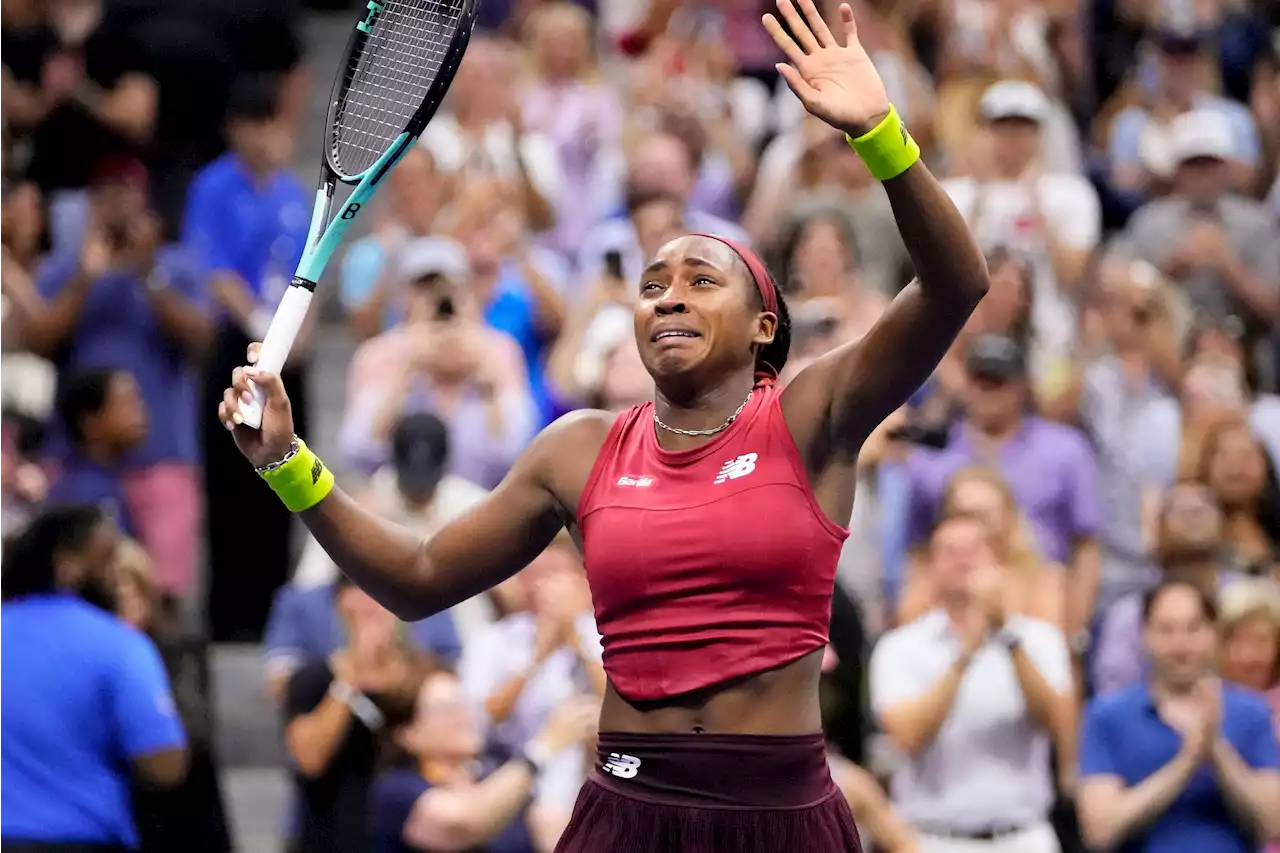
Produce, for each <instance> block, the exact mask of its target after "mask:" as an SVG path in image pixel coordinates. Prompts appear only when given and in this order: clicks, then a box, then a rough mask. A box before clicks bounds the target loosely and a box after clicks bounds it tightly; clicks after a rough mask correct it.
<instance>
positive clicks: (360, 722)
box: [285, 580, 421, 853]
mask: <svg viewBox="0 0 1280 853" xmlns="http://www.w3.org/2000/svg"><path fill="white" fill-rule="evenodd" d="M335 597H336V604H337V608H338V610H339V612H340V613H341V616H342V622H343V627H344V629H345V633H346V637H347V641H346V645H345V647H344V648H342V649H340V650H338V651H336V652H334V654H333V655H331V656H330V657H329V659H328V660H323V659H322V660H317V661H312V662H309V663H307V664H305V665H304V666H302V667H301V668H299V669H297V670H295V671H294V673H293V674H292V675H291V676H290V677H289V684H288V688H287V689H286V691H285V721H286V725H285V743H286V744H287V746H288V748H289V756H290V758H291V759H292V760H293V765H294V771H295V773H296V774H297V783H298V786H299V788H300V789H301V795H302V796H301V801H302V810H301V815H300V820H299V823H298V834H297V837H296V838H295V839H294V845H293V849H296V850H300V851H305V853H325V851H333V853H347V851H351V850H360V849H363V847H364V841H365V833H366V826H367V823H366V818H367V815H368V812H367V808H366V807H367V802H368V796H369V785H370V783H371V782H372V780H373V773H374V764H375V759H376V753H375V744H376V735H377V733H378V732H379V731H380V730H381V729H382V728H383V726H384V724H385V720H386V717H387V715H388V714H391V715H392V716H393V717H394V716H396V715H404V714H406V713H407V712H408V711H407V709H408V708H411V707H412V706H413V702H414V696H415V694H416V692H417V689H418V684H419V682H420V681H421V678H420V674H419V672H420V669H421V663H420V662H419V661H418V660H417V658H416V657H415V656H414V655H413V654H412V652H411V651H410V650H409V649H408V648H407V647H405V646H404V645H402V644H401V642H400V641H399V639H398V638H397V623H396V617H395V616H394V615H392V614H391V613H390V612H389V611H387V610H386V609H384V608H383V607H382V605H380V604H378V603H377V602H376V601H374V600H373V599H372V598H370V597H369V596H368V595H367V594H366V593H365V592H364V591H363V590H361V589H359V588H358V587H356V586H355V585H353V584H352V583H350V582H349V581H345V580H343V581H340V582H339V584H338V586H337V589H336V593H335Z"/></svg>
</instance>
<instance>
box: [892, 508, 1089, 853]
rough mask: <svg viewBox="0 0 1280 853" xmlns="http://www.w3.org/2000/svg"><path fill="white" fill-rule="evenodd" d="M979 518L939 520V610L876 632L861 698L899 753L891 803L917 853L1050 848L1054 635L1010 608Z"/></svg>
mask: <svg viewBox="0 0 1280 853" xmlns="http://www.w3.org/2000/svg"><path fill="white" fill-rule="evenodd" d="M988 536H989V534H988V532H987V527H986V525H985V523H984V522H983V521H982V520H981V519H979V518H975V517H971V516H951V517H949V518H944V519H943V520H942V521H941V522H939V524H938V527H937V529H936V530H935V532H934V535H933V539H932V543H931V551H932V555H933V571H934V577H935V578H936V584H937V589H938V600H939V601H940V602H941V606H940V607H939V608H938V609H936V610H933V611H931V612H929V613H928V614H926V615H925V616H922V617H921V618H919V619H917V620H916V621H914V622H912V623H910V624H908V625H904V626H902V627H900V628H896V629H894V630H892V631H890V632H889V633H887V634H885V636H884V637H882V638H881V640H880V643H879V644H878V645H877V646H876V648H875V650H874V651H873V652H872V654H871V704H872V709H873V710H874V712H875V714H876V716H877V718H878V719H879V721H880V725H881V726H882V728H883V729H884V731H885V733H886V734H887V735H888V736H889V738H890V739H891V740H892V742H893V743H894V745H896V746H897V747H898V748H899V749H901V750H903V751H904V752H905V753H906V756H907V757H906V761H905V763H904V764H903V766H902V767H901V768H899V770H898V771H897V772H896V773H895V774H894V779H893V787H892V792H893V802H894V806H895V808H896V809H897V810H898V812H899V813H900V814H901V815H902V817H903V819H904V820H906V821H907V822H908V823H910V824H911V825H912V826H913V827H914V828H915V829H916V831H917V833H918V834H919V849H920V850H921V853H933V851H939V853H952V851H962V850H965V851H968V850H977V849H983V850H986V849H990V850H996V851H1000V850H1008V851H1014V850H1017V851H1021V852H1022V853H1037V851H1057V850H1058V849H1059V847H1058V841H1057V838H1056V837H1055V836H1054V833H1053V828H1052V827H1051V826H1050V824H1049V822H1048V820H1047V818H1048V815H1049V809H1050V807H1051V805H1052V803H1053V777H1052V774H1051V773H1050V768H1049V736H1048V735H1049V733H1050V732H1053V731H1055V730H1056V729H1057V727H1058V726H1059V723H1060V721H1061V720H1062V718H1063V715H1064V714H1065V713H1066V709H1067V703H1068V701H1069V696H1070V691H1071V690H1072V684H1071V667H1070V660H1069V656H1068V653H1067V648H1066V644H1065V643H1064V642H1063V637H1062V633H1061V632H1060V631H1059V630H1058V629H1057V628H1055V627H1053V626H1052V625H1050V624H1048V623H1045V622H1040V621H1038V620H1035V619H1028V618H1026V617H1022V616H1015V615H1011V614H1008V613H1007V611H1006V608H1005V604H1004V600H1003V596H1002V594H1001V579H1000V575H999V572H998V571H997V570H996V569H995V568H994V565H993V562H994V554H992V553H991V551H990V549H989V548H988V547H987V540H988Z"/></svg>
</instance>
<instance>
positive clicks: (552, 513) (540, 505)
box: [218, 344, 610, 622]
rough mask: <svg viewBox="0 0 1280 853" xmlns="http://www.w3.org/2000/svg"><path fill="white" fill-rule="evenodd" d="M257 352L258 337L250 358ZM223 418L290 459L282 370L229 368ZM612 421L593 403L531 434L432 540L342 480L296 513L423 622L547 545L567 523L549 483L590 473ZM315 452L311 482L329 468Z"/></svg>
mask: <svg viewBox="0 0 1280 853" xmlns="http://www.w3.org/2000/svg"><path fill="white" fill-rule="evenodd" d="M257 352H258V345H257V344H254V345H252V346H251V347H250V351H249V358H250V361H256V360H257ZM250 382H252V383H253V385H252V386H251V385H250ZM254 386H256V387H257V388H258V389H260V390H261V391H262V393H263V398H264V404H263V411H262V426H261V429H258V430H254V429H251V428H249V427H248V426H244V425H243V424H244V418H243V416H242V415H241V414H240V406H241V400H243V399H246V398H251V396H252V389H253V387H254ZM218 417H219V419H220V420H221V421H222V422H223V423H224V424H226V425H227V426H228V427H229V428H231V429H232V430H233V432H232V436H233V438H234V439H235V442H236V446H237V447H238V448H239V450H240V452H241V453H242V454H243V455H244V456H245V458H246V459H248V460H249V462H250V463H251V464H253V465H255V466H258V467H261V466H264V465H269V464H273V463H276V462H279V461H280V460H282V459H284V458H285V457H286V456H287V454H288V452H289V449H290V447H291V445H292V443H293V441H294V433H293V412H292V410H291V407H290V404H289V397H288V395H287V394H285V391H284V386H283V385H282V384H281V382H280V377H279V376H278V375H276V374H273V373H266V372H264V371H260V370H259V369H257V368H255V367H247V368H243V367H242V368H236V370H235V371H234V372H233V373H232V379H231V387H230V388H228V389H226V391H224V392H223V395H222V403H221V405H220V406H219V408H218ZM609 421H610V416H609V415H607V414H606V413H604V412H598V411H591V410H584V411H578V412H574V413H572V414H569V415H566V416H564V417H562V418H561V419H560V420H558V421H556V422H555V423H554V424H552V425H551V426H549V427H547V428H546V429H544V430H543V431H542V432H541V433H540V434H539V435H538V436H537V437H536V438H535V439H534V440H533V442H532V443H531V444H530V445H529V447H528V448H527V449H526V450H525V452H524V453H523V454H521V456H520V458H519V459H518V460H516V463H515V465H514V466H513V467H512V469H511V471H510V472H509V473H508V474H507V476H506V478H505V479H504V480H503V481H502V482H501V483H500V484H499V485H498V487H497V488H496V489H494V490H493V491H492V492H490V493H489V494H488V495H487V496H486V497H485V498H484V499H483V500H481V501H480V502H479V503H478V504H476V505H475V506H474V507H473V508H472V509H471V510H469V511H468V512H466V513H465V514H463V515H462V516H460V517H459V518H457V519H455V520H454V521H452V522H450V523H449V524H447V525H446V526H445V527H444V529H442V530H441V531H440V532H438V533H437V534H435V535H434V536H432V537H431V538H430V539H429V540H427V541H425V542H424V541H423V540H422V538H421V537H419V536H418V535H417V534H415V533H413V532H411V531H409V530H407V529H406V528H404V527H401V526H400V525H397V524H393V523H392V522H390V521H387V520H386V519H383V518H379V517H378V516H377V515H375V514H374V513H372V512H370V511H369V510H368V509H366V508H365V507H364V506H362V505H361V504H360V503H359V502H358V501H356V500H355V499H354V498H352V497H351V496H350V495H348V494H346V493H345V492H343V491H342V490H341V489H339V488H337V487H336V486H334V487H333V488H332V489H331V490H330V491H329V492H328V494H327V495H325V496H324V497H323V498H322V499H321V500H320V501H319V502H318V503H316V504H315V505H314V506H312V507H311V508H310V509H306V510H304V511H302V512H301V513H300V514H299V515H300V517H301V518H302V520H303V522H304V523H305V524H306V525H307V527H308V529H310V531H311V533H312V535H313V536H315V538H316V541H317V542H319V543H320V545H321V547H323V548H324V550H325V552H326V553H327V554H328V555H329V556H330V557H331V558H333V562H334V563H335V564H336V565H337V566H338V568H339V569H340V570H341V571H342V573H343V574H345V575H346V576H347V577H349V578H351V579H352V580H353V581H355V582H356V583H357V584H358V585H359V586H360V587H361V588H362V589H364V590H365V591H366V592H368V593H369V594H370V595H372V596H373V597H374V598H375V599H377V600H378V601H379V602H380V603H381V604H382V605H383V606H384V607H386V608H387V609H388V610H390V611H392V612H393V613H395V614H396V615H397V616H399V617H400V618H401V619H403V620H405V621H406V622H413V621H417V620H419V619H423V618H425V617H427V616H430V615H432V614H434V613H438V612H440V611H442V610H446V609H448V608H449V607H452V606H453V605H455V604H457V603H459V602H461V601H465V600H466V599H468V598H471V597H472V596H473V595H476V594H478V593H481V592H483V591H485V590H487V589H489V588H490V587H493V586H496V585H497V584H499V583H501V582H502V581H503V580H505V579H506V578H508V577H510V576H511V575H513V574H515V573H516V572H517V571H519V570H520V569H522V568H524V567H525V566H526V565H528V564H529V563H530V562H531V561H532V560H533V558H534V557H536V556H538V554H540V553H542V551H543V550H544V549H545V548H546V547H547V545H549V544H550V543H551V540H552V539H553V538H555V535H556V534H557V533H559V532H560V529H561V528H562V527H563V526H564V518H563V516H562V514H561V501H560V500H559V499H558V497H557V490H556V489H555V488H553V485H552V481H553V480H556V481H557V482H558V481H559V479H560V478H564V477H574V478H576V477H578V476H581V478H582V481H583V482H585V481H586V479H587V476H588V473H587V472H588V471H589V470H590V465H591V463H592V461H593V460H594V456H595V454H594V453H584V450H588V449H594V448H598V447H599V446H600V444H601V442H602V441H603V438H604V436H605V434H606V432H607V430H608V423H609ZM570 449H572V452H569V451H570ZM308 454H310V451H308ZM311 459H312V460H313V462H314V467H313V468H312V469H311V471H310V474H311V477H310V479H311V483H312V485H314V484H316V483H317V482H318V481H319V480H320V478H321V477H324V476H332V475H329V474H327V472H326V471H325V470H324V466H323V464H322V463H321V462H320V461H319V460H316V459H314V457H311ZM297 461H298V462H299V463H303V464H311V463H310V462H308V460H307V459H298V460H297ZM304 476H305V475H304ZM558 491H559V493H564V494H568V493H572V492H575V491H577V490H576V489H569V488H562V489H559V490H558ZM574 500H576V498H575V499H574ZM575 508H576V507H575ZM246 544H247V545H248V547H253V546H252V543H246Z"/></svg>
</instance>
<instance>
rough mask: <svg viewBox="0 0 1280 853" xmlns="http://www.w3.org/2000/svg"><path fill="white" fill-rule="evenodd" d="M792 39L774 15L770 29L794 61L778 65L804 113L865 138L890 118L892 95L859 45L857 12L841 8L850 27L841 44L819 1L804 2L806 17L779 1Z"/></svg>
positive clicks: (767, 24) (768, 24) (767, 19)
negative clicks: (819, 7) (820, 8)
mask: <svg viewBox="0 0 1280 853" xmlns="http://www.w3.org/2000/svg"><path fill="white" fill-rule="evenodd" d="M777 2H778V11H779V12H780V13H781V14H782V17H783V18H785V19H786V22H787V26H789V27H790V28H791V32H792V33H793V34H794V36H795V37H794V38H792V36H789V35H787V33H786V31H785V30H783V28H782V24H780V23H779V22H778V19H777V18H775V17H774V16H773V15H765V16H764V18H763V19H762V20H763V21H764V28H765V29H766V30H768V31H769V35H771V36H773V40H774V42H776V43H777V45H778V47H779V48H780V49H781V50H782V52H783V53H784V54H786V56H787V59H789V60H791V64H790V65H788V64H786V63H785V62H782V63H778V73H780V74H781V75H782V77H783V79H784V80H786V81H787V85H788V86H790V87H791V91H793V92H795V93H796V97H798V98H799V99H800V100H801V101H802V102H803V103H804V108H805V109H806V110H808V111H809V112H810V113H812V114H813V115H815V116H817V117H818V118H820V119H822V120H823V121H825V122H826V123H827V124H829V125H831V126H832V127H834V128H836V129H837V130H842V131H844V132H845V133H847V134H849V135H850V136H853V137H855V138H856V137H859V136H862V135H863V134H864V133H866V132H867V131H869V130H872V129H873V128H875V126H876V125H877V124H879V123H880V121H881V120H882V119H883V118H884V117H885V116H886V115H888V113H889V95H888V93H886V92H885V88H884V81H883V80H881V79H880V72H878V71H876V69H875V66H873V65H872V64H871V57H869V56H868V55H867V52H866V50H864V49H863V47H862V43H861V42H860V41H858V25H857V24H856V23H855V22H854V20H853V9H851V8H849V4H848V3H841V4H840V23H841V24H842V25H843V28H844V42H845V43H844V44H843V45H841V44H840V42H839V41H837V40H836V37H835V36H834V35H832V33H831V30H830V29H829V28H828V27H827V23H826V21H824V20H822V15H821V14H820V13H819V12H818V9H817V7H815V6H814V4H813V0H799V2H800V8H801V9H802V10H803V11H804V17H801V16H800V13H799V12H797V11H796V8H795V6H794V5H792V2H791V0H777Z"/></svg>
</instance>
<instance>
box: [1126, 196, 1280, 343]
mask: <svg viewBox="0 0 1280 853" xmlns="http://www.w3.org/2000/svg"><path fill="white" fill-rule="evenodd" d="M1206 217H1207V218H1209V219H1211V220H1213V221H1215V222H1217V223H1219V224H1220V225H1221V226H1222V228H1223V230H1224V231H1225V232H1226V235H1227V240H1228V242H1229V243H1230V245H1231V248H1232V250H1233V251H1234V252H1235V253H1236V254H1237V255H1238V256H1239V257H1240V259H1241V261H1242V262H1243V263H1244V265H1245V266H1246V267H1248V268H1249V269H1250V270H1251V271H1252V272H1253V273H1254V274H1255V275H1256V276H1258V277H1259V278H1260V279H1261V280H1262V281H1264V282H1266V284H1267V285H1268V286H1269V287H1270V288H1271V289H1272V291H1273V292H1274V291H1277V290H1280V227H1277V224H1276V219H1275V217H1274V216H1273V215H1272V214H1271V213H1270V212H1269V211H1268V210H1267V208H1266V207H1265V206H1264V205H1262V204H1259V203H1258V202H1256V201H1253V200H1251V199H1246V198H1241V197H1239V196H1224V197H1223V198H1221V199H1220V200H1219V201H1218V203H1217V204H1216V205H1215V207H1214V208H1213V209H1212V210H1210V211H1207V212H1206V211H1197V210H1195V209H1193V208H1192V206H1191V204H1190V203H1189V202H1188V201H1186V200H1184V199H1180V198H1173V197H1170V198H1164V199H1159V200H1157V201H1153V202H1151V203H1150V204H1148V205H1146V206H1145V207H1143V208H1142V209H1140V210H1139V211H1138V212H1137V213H1135V214H1134V215H1133V218H1132V219H1131V220H1130V221H1129V227H1128V229H1127V230H1126V231H1125V235H1124V239H1125V241H1126V242H1127V243H1129V244H1130V245H1131V246H1132V247H1133V248H1134V250H1135V251H1136V252H1137V253H1138V254H1139V255H1140V256H1141V257H1142V258H1143V259H1145V260H1147V261H1150V262H1151V263H1153V264H1155V265H1156V266H1160V267H1163V265H1164V264H1165V262H1166V261H1168V259H1169V258H1170V256H1171V255H1172V254H1173V253H1174V251H1176V250H1177V248H1178V247H1179V246H1180V245H1181V244H1182V241H1183V238H1185V237H1186V235H1187V233H1188V232H1189V231H1190V230H1191V228H1192V226H1193V225H1195V224H1196V222H1198V221H1201V220H1203V219H1204V218H1206ZM1178 284H1179V285H1180V286H1181V287H1182V289H1183V290H1184V291H1185V292H1186V294H1187V298H1189V299H1190V300H1191V303H1192V305H1193V306H1195V308H1196V309H1197V310H1198V311H1203V312H1204V313H1206V314H1208V315H1209V316H1210V317H1212V318H1213V319H1214V320H1216V321H1220V320H1223V319H1226V318H1227V317H1232V316H1235V317H1241V318H1249V317H1251V316H1252V315H1251V314H1250V312H1248V311H1246V310H1245V308H1244V307H1243V306H1242V305H1241V303H1240V301H1239V300H1238V299H1237V298H1236V297H1235V295H1234V294H1233V293H1232V290H1231V287H1230V285H1229V284H1228V283H1227V281H1226V280H1225V279H1224V277H1223V276H1222V275H1221V274H1220V273H1218V272H1216V271H1214V270H1210V269H1196V270H1192V271H1190V272H1188V273H1186V274H1185V275H1184V276H1182V277H1181V278H1180V279H1179V281H1178Z"/></svg>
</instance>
